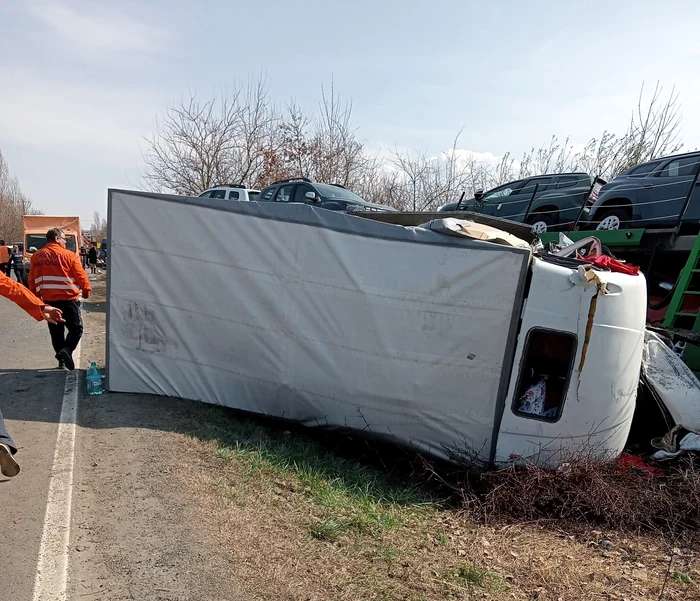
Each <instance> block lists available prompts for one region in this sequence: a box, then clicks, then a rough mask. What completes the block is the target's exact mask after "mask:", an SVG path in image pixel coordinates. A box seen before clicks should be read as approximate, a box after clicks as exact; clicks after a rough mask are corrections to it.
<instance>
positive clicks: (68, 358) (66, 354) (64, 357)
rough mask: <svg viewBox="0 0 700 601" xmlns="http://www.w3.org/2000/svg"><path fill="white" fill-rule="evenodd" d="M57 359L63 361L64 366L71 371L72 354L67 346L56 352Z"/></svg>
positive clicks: (72, 368)
mask: <svg viewBox="0 0 700 601" xmlns="http://www.w3.org/2000/svg"><path fill="white" fill-rule="evenodd" d="M58 360H59V362H60V361H63V363H64V364H65V366H66V367H67V368H68V369H69V370H70V371H73V370H74V369H75V362H74V361H73V355H71V352H70V351H69V350H68V349H67V348H64V349H63V350H62V351H61V352H60V353H58Z"/></svg>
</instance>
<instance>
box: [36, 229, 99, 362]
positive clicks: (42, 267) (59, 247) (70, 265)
mask: <svg viewBox="0 0 700 601" xmlns="http://www.w3.org/2000/svg"><path fill="white" fill-rule="evenodd" d="M46 240H47V244H46V246H44V247H43V248H42V249H40V250H38V251H37V252H35V253H34V254H33V255H32V259H31V263H30V266H29V289H30V290H31V291H32V292H33V293H34V294H36V295H37V296H39V298H41V300H43V301H44V302H45V303H46V304H47V305H50V306H52V307H56V308H57V309H60V310H61V312H62V313H63V318H64V319H65V323H57V324H49V332H50V334H51V344H52V345H53V349H54V351H56V359H58V367H59V368H62V367H64V366H65V367H67V368H68V369H69V370H71V371H72V370H74V369H75V361H74V360H73V351H75V349H76V348H77V347H78V344H79V343H80V339H81V338H82V336H83V318H82V315H81V314H80V301H79V300H78V297H79V296H80V291H81V290H82V293H83V298H89V297H90V292H92V287H91V286H90V281H89V280H88V277H87V274H86V273H85V270H84V269H83V266H82V265H81V264H80V259H78V256H77V255H76V254H75V253H74V252H70V251H69V250H66V236H65V234H64V233H63V232H62V231H61V230H60V229H58V228H53V229H51V230H49V231H48V232H46ZM66 329H68V335H67V336H66V332H65V330H66Z"/></svg>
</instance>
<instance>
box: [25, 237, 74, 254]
mask: <svg viewBox="0 0 700 601" xmlns="http://www.w3.org/2000/svg"><path fill="white" fill-rule="evenodd" d="M25 242H26V244H25V245H24V248H26V249H27V250H29V249H30V248H32V246H33V247H34V248H36V249H37V250H39V249H41V248H44V246H46V234H27V238H26V240H25ZM66 248H67V249H68V250H70V251H73V252H75V251H76V250H77V249H78V245H77V243H76V241H75V236H74V235H73V234H66Z"/></svg>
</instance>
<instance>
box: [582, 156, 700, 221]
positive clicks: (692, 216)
mask: <svg viewBox="0 0 700 601" xmlns="http://www.w3.org/2000/svg"><path fill="white" fill-rule="evenodd" d="M699 166H700V152H689V153H685V154H679V155H674V156H670V157H665V158H662V159H654V160H653V161H649V162H647V163H641V164H639V165H635V166H634V167H632V168H630V169H628V170H627V171H623V172H622V173H621V174H620V175H618V176H616V177H614V178H613V179H612V180H610V181H609V182H608V183H607V184H605V185H604V186H603V188H602V189H601V191H600V194H599V195H598V199H597V200H596V201H595V202H594V203H592V204H591V206H590V207H588V208H587V209H585V213H584V214H585V217H584V218H582V220H583V219H586V220H587V221H588V222H589V224H590V226H591V227H595V228H596V229H606V230H617V229H624V228H634V227H648V226H654V225H655V226H659V227H673V226H675V224H676V222H677V220H678V216H679V214H680V213H681V211H682V210H683V205H684V204H685V200H686V198H687V196H688V194H689V193H691V185H692V184H693V181H694V180H695V176H696V174H697V173H698V167H699ZM682 222H683V223H695V224H697V223H700V187H698V185H697V184H696V185H695V187H694V188H693V190H692V193H691V196H690V203H689V204H688V208H687V210H686V212H685V215H684V216H683V220H682Z"/></svg>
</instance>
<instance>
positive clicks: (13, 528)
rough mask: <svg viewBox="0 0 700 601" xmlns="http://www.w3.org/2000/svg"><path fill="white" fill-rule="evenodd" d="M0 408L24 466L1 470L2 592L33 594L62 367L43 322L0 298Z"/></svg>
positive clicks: (16, 596)
mask: <svg viewBox="0 0 700 601" xmlns="http://www.w3.org/2000/svg"><path fill="white" fill-rule="evenodd" d="M0 348H1V349H2V354H0V410H2V413H3V415H4V417H5V421H6V424H7V428H8V431H9V432H10V435H11V436H12V437H13V439H14V441H15V444H16V445H17V447H18V449H19V451H18V454H17V460H18V462H19V464H20V466H21V469H22V472H21V473H20V475H19V476H17V477H16V478H12V479H5V478H4V477H3V476H0V508H2V509H1V511H0V516H2V517H1V519H0V541H1V543H0V544H1V547H2V554H3V557H2V561H0V590H1V591H2V593H1V594H0V597H1V598H2V599H7V600H8V601H10V600H12V601H25V600H31V599H32V593H33V588H34V579H35V574H36V567H37V557H38V553H39V545H40V542H41V535H42V530H43V526H44V513H45V510H46V500H47V495H48V487H49V480H50V475H51V466H52V464H53V457H54V448H55V444H56V434H57V431H58V419H59V415H60V413H61V403H62V400H63V389H64V385H65V379H66V375H65V372H59V371H58V370H56V369H54V368H55V363H56V361H55V359H54V356H53V355H54V353H53V350H52V349H51V343H50V340H49V333H48V329H47V327H46V324H42V323H37V322H35V321H34V320H33V319H32V318H31V317H29V316H28V315H27V314H26V313H24V312H23V311H22V310H21V309H19V308H18V307H16V306H15V305H13V304H12V303H10V302H9V301H6V300H5V299H0Z"/></svg>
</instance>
